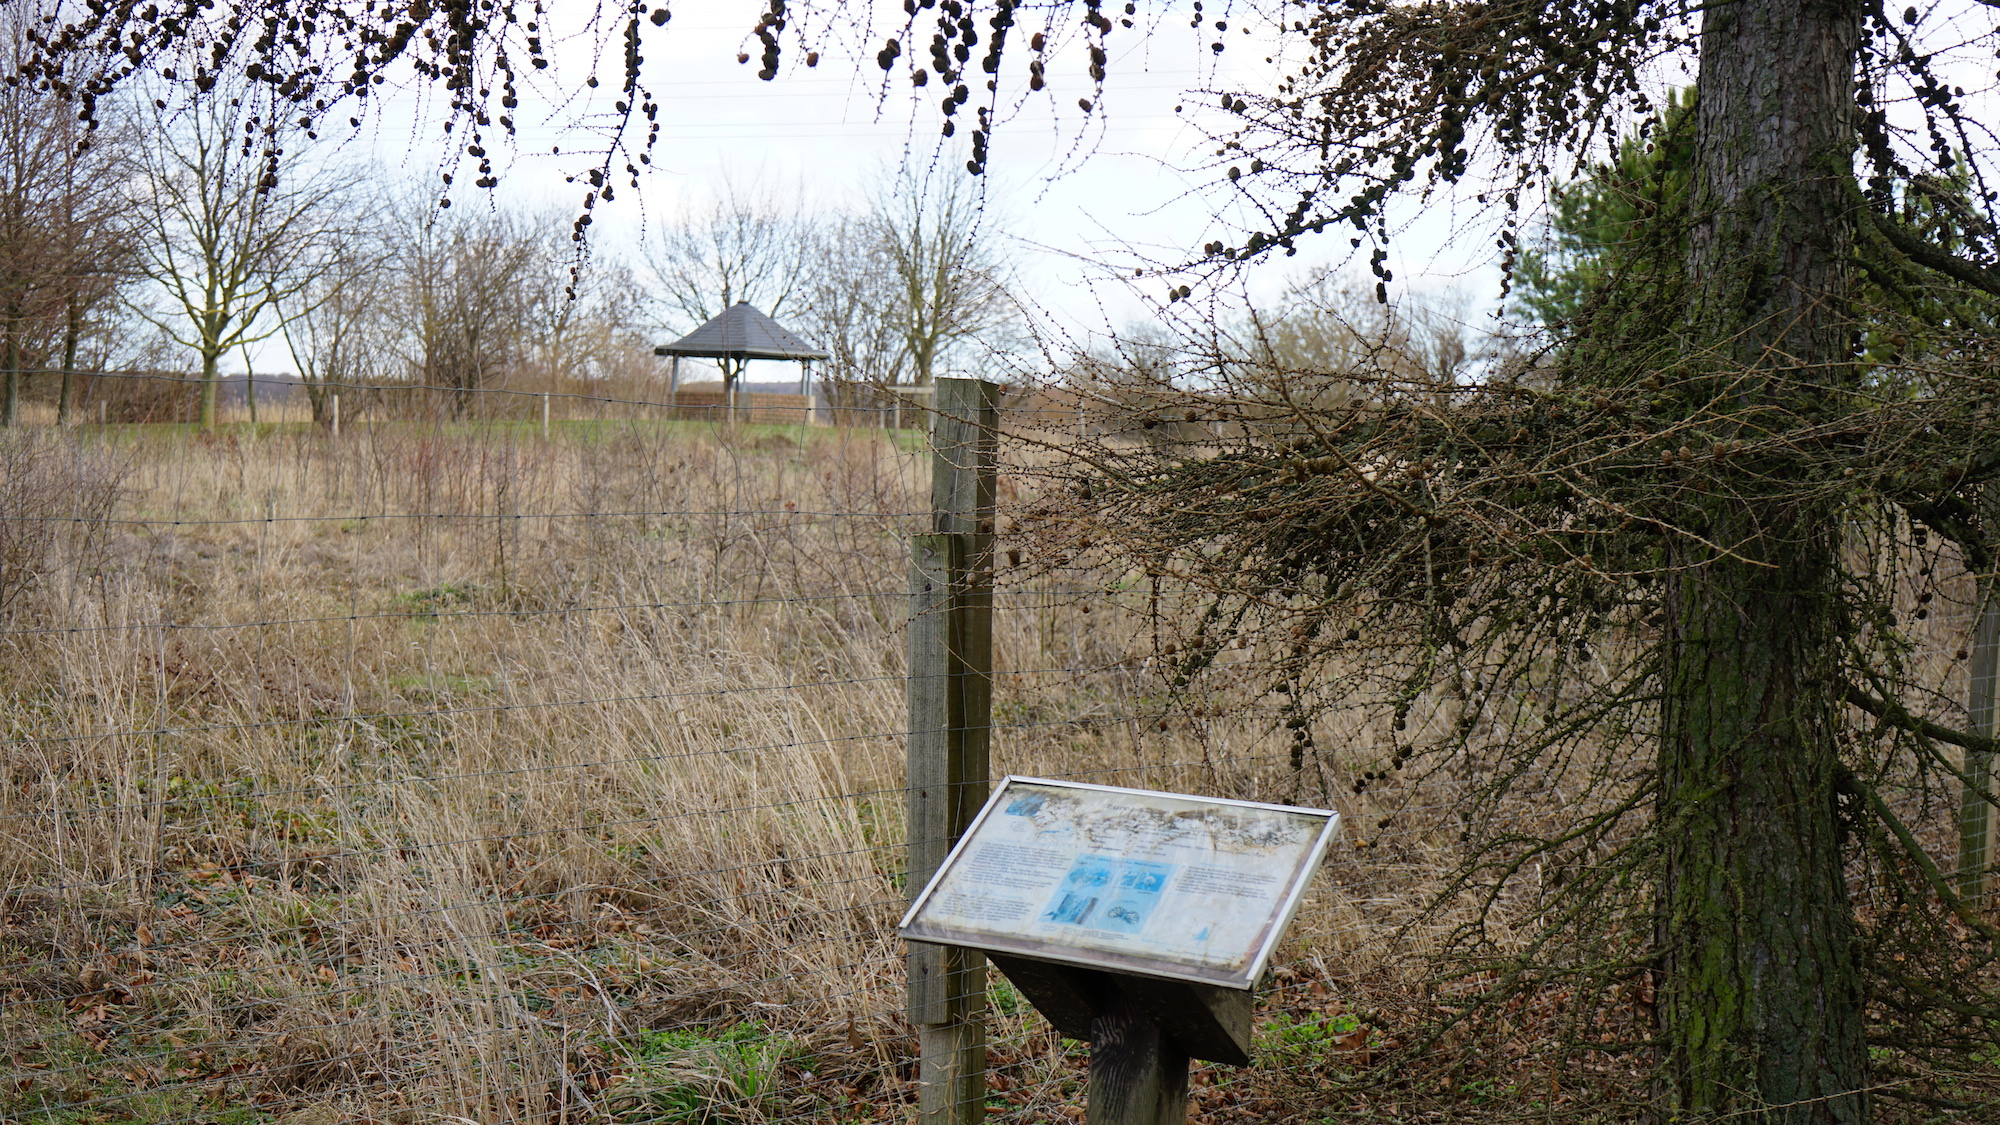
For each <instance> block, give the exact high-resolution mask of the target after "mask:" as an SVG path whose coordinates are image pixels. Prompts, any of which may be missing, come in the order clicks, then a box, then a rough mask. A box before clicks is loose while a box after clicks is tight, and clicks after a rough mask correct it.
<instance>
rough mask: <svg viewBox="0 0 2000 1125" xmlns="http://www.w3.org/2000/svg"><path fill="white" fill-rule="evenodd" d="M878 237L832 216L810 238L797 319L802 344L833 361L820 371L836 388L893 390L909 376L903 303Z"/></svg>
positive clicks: (868, 223) (847, 217)
mask: <svg viewBox="0 0 2000 1125" xmlns="http://www.w3.org/2000/svg"><path fill="white" fill-rule="evenodd" d="M880 233H881V227H880V224H878V223H876V222H874V221H873V219H872V217H870V216H868V215H856V214H850V213H846V212H838V213H835V214H832V215H829V216H826V217H824V218H823V219H822V220H821V221H820V222H819V224H818V226H817V228H816V229H815V230H814V232H813V234H812V239H811V246H812V258H813V263H812V270H811V273H810V275H809V277H808V279H807V282H806V287H805V291H804V292H803V294H802V295H801V296H800V299H799V314H798V319H799V325H800V327H801V328H802V329H803V330H804V332H805V335H806V338H807V339H809V340H811V341H812V342H813V343H815V344H818V345H819V346H820V347H822V348H825V349H826V350H827V351H829V352H831V353H832V357H831V358H830V359H828V360H827V361H826V365H825V371H826V373H827V374H828V376H830V377H831V379H832V380H833V381H834V382H836V383H849V384H870V385H874V386H893V385H895V384H897V383H900V382H902V381H903V379H904V376H905V375H906V374H907V373H908V370H909V353H908V350H907V349H906V347H905V344H904V340H903V333H902V317H901V316H900V315H899V311H900V309H901V307H902V301H903V295H902V292H901V288H900V286H899V285H898V284H897V280H896V274H895V269H894V266H893V263H892V262H891V260H890V256H889V254H888V247H887V245H886V244H885V243H884V241H883V240H882V238H881V237H880Z"/></svg>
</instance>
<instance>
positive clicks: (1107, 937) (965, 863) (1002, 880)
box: [899, 777, 1340, 988]
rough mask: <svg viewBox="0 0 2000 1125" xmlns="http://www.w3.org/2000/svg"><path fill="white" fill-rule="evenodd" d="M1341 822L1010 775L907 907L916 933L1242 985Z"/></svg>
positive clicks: (1317, 812)
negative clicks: (928, 883)
mask: <svg viewBox="0 0 2000 1125" xmlns="http://www.w3.org/2000/svg"><path fill="white" fill-rule="evenodd" d="M1339 821H1340V818H1339V816H1338V815H1337V814H1335V813H1332V812H1329V811H1327V810H1324V809H1299V808H1291V807H1289V806H1285V805H1263V804H1256V803H1254V802H1250V801H1226V800H1217V799H1211V798H1204V797H1190V796H1185V795H1182V794H1176V793H1155V792H1150V791H1148V790H1143V789H1116V788H1112V787H1110V786H1105V785H1083V784H1077V783H1072V782H1060V781H1044V780H1041V779H1038V778H1029V777H1009V778H1007V779H1006V780H1005V781H1002V782H1001V783H1000V786H999V788H998V789H997V790H996V791H995V792H994V794H993V797H992V799H991V800H989V801H988V802H987V803H986V807H985V808H984V809H982V810H980V813H979V816H978V817H977V818H976V819H975V820H974V821H973V822H972V827H971V828H970V829H968V830H967V831H966V833H965V837H964V838H963V839H962V840H960V841H959V843H958V846H957V847H956V848H953V849H952V852H951V854H950V855H949V856H947V857H946V858H945V861H944V864H943V866H941V867H939V868H938V872H937V875H936V876H935V877H933V878H932V879H931V882H930V885H929V886H927V887H925V888H924V892H923V893H922V894H921V895H919V896H917V901H916V902H915V903H914V904H913V905H912V906H911V907H910V912H909V913H908V914H907V915H905V916H904V918H903V924H902V927H901V929H900V931H899V932H900V933H901V934H902V936H903V937H905V938H907V939H909V940H911V941H922V942H932V943H935V944H939V945H963V946H970V947H972V948H975V949H987V950H992V951H995V952H1006V953H1018V954H1023V955H1025V956H1029V957H1040V958H1044V959H1047V960H1052V961H1063V962H1068V963H1070V964H1076V965H1086V966H1090V967H1093V968H1100V969H1109V970H1113V971H1116V972H1129V973H1138V974H1141V975H1146V976H1161V977H1171V978H1174V979H1178V980H1192V981H1200V982H1203V983H1207V984H1217V985H1223V986H1226V987H1231V988H1250V987H1252V986H1253V985H1254V984H1255V983H1256V981H1257V977H1258V976H1259V975H1260V974H1262V973H1263V971H1264V963H1265V961H1266V960H1267V959H1268V958H1269V957H1270V954H1271V949H1272V948H1273V947H1274V946H1275V945H1277V942H1278V938H1279V937H1280V936H1281V935H1282V934H1283V933H1284V929H1285V926H1286V924H1287V923H1289V922H1290V921H1291V915H1292V911H1293V910H1294V909H1295V908H1296V907H1297V905H1298V900H1299V896H1300V894H1301V893H1302V892H1303V891H1304V890H1305V885H1306V880H1307V879H1308V878H1310V877H1311V876H1312V873H1313V871H1314V869H1316V868H1317V867H1318V866H1319V861H1320V857H1321V856H1322V855H1323V854H1324V853H1325V851H1326V846H1327V843H1328V841H1330V840H1331V839H1332V837H1333V832H1334V829H1335V827H1336V826H1337V825H1338V824H1339Z"/></svg>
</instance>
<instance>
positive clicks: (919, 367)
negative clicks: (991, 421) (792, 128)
mask: <svg viewBox="0 0 2000 1125" xmlns="http://www.w3.org/2000/svg"><path fill="white" fill-rule="evenodd" d="M869 221H870V224H871V225H872V226H873V228H874V231H875V237H876V239H877V241H878V242H879V243H880V246H881V252H882V256H883V258H884V261H885V263H886V264H887V266H888V267H889V269H890V271H891V276H893V277H894V279H895V281H896V288H897V290H898V293H897V296H898V298H899V300H898V301H897V304H896V306H895V307H894V316H895V318H896V332H897V334H898V335H899V336H900V337H901V338H902V344H903V351H904V354H905V356H906V358H907V360H908V363H909V374H910V377H911V381H912V382H914V383H916V384H918V385H919V386H925V385H928V384H929V383H930V381H931V379H932V377H933V376H934V375H935V374H936V372H937V368H938V366H939V364H940V363H942V362H944V361H946V360H948V359H959V360H961V362H966V363H968V364H970V363H971V362H972V359H971V357H972V355H973V354H974V353H975V351H976V348H977V345H978V344H979V343H980V342H981V340H982V338H986V342H987V343H988V345H989V348H991V346H992V345H996V344H999V343H1001V340H1000V337H1003V336H1005V337H1011V336H1012V335H1013V333H1014V329H1015V326H1016V325H1017V324H1018V322H1019V320H1020V310H1019V307H1018V306H1017V305H1016V304H1015V301H1014V299H1013V296H1012V295H1011V294H1010V293H1009V292H1008V291H1007V286H1008V283H1009V281H1010V279H1011V277H1012V274H1013V263H1012V261H1011V260H1010V258H1009V257H1008V255H1007V253H1006V250H1005V248H1004V246H1003V245H1002V244H1001V242H1000V240H999V237H998V236H997V232H996V230H995V228H994V225H993V222H992V220H991V219H990V217H989V216H988V214H987V212H986V209H985V206H984V198H983V195H982V193H981V190H980V181H977V180H972V179H968V178H966V177H963V176H960V175H957V174H956V173H954V172H946V171H941V170H940V171H927V170H917V169H913V168H909V167H905V168H903V169H902V170H901V171H899V172H897V173H895V174H894V175H889V176H884V177H883V179H882V181H881V182H880V184H879V185H878V187H877V191H876V198H875V200H874V205H873V209H872V211H871V214H870V217H869ZM992 350H998V349H997V348H992Z"/></svg>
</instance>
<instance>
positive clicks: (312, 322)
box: [276, 199, 391, 423]
mask: <svg viewBox="0 0 2000 1125" xmlns="http://www.w3.org/2000/svg"><path fill="white" fill-rule="evenodd" d="M351 206H353V207H355V208H356V213H355V214H353V215H352V216H351V219H350V220H349V221H347V222H343V223H340V224H337V225H336V227H335V234H334V236H332V237H329V238H327V239H326V240H325V241H324V243H323V245H322V252H321V253H320V254H319V255H318V256H317V258H316V261H315V268H314V269H313V270H312V271H310V273H309V274H308V276H307V277H306V279H305V284H304V285H302V286H300V287H299V288H297V289H296V290H294V291H293V292H292V293H290V294H289V295H288V296H287V297H286V298H285V299H283V300H281V301H279V302H278V304H277V308H276V311H277V314H278V317H279V323H280V325H281V326H282V327H281V332H282V334H283V336H284V340H285V347H286V349H287V350H288V351H289V352H290V353H291V356H292V363H293V364H294V365H295V366H296V367H297V369H298V373H299V382H300V384H301V385H302V386H303V387H304V388H305V392H306V401H307V402H308V403H309V404H310V406H311V409H312V417H313V421H315V422H319V423H325V422H326V420H327V418H328V410H329V400H330V398H331V396H332V395H333V394H335V393H337V392H338V390H339V388H341V387H343V386H353V385H357V384H365V383H368V382H371V381H373V380H374V379H375V378H376V377H378V376H379V375H380V374H381V373H382V372H383V369H384V368H385V367H386V365H387V362H388V359H389V356H390V354H391V349H390V345H389V342H388V339H387V336H388V325H387V323H386V322H387V320H388V317H387V316H386V315H385V313H384V310H383V305H384V302H383V301H382V296H381V293H380V292H379V291H378V290H377V288H376V286H377V284H378V282H379V280H380V278H381V276H382V274H383V272H384V271H385V269H386V267H387V263H388V261H389V257H390V252H389V248H388V246H387V245H386V244H385V242H384V241H383V238H382V234H383V232H382V231H380V230H379V229H374V228H375V226H376V225H377V224H379V222H380V220H381V210H380V208H378V207H374V206H372V205H370V204H369V203H368V202H366V201H364V200H359V199H357V200H355V201H353V202H352V203H351Z"/></svg>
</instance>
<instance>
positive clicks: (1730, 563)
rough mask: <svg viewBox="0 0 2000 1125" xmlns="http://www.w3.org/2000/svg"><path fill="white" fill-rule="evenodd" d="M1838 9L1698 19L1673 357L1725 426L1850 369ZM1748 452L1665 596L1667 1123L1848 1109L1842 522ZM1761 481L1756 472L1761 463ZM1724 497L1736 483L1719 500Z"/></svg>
mask: <svg viewBox="0 0 2000 1125" xmlns="http://www.w3.org/2000/svg"><path fill="white" fill-rule="evenodd" d="M1861 15H1862V7H1861V5H1860V4H1859V3H1857V2H1855V0H1750V2H1747V3H1743V4H1736V5H1721V6H1711V7H1709V8H1708V9H1707V11H1706V15H1705V17H1704V22H1703V26H1702V32H1701V72H1700V77H1699V80H1698V89H1699V91H1700V95H1699V102H1698V105H1697V108H1696V113H1697V139H1696V168H1695V177H1694V184H1693V189H1692V191H1693V206H1692V208H1691V212H1690V213H1691V214H1692V215H1694V216H1695V220H1694V226H1693V229H1692V230H1691V231H1690V239H1689V247H1690V248H1689V258H1688V282H1689V293H1690V299H1691V307H1690V310H1689V327H1690V331H1691V339H1690V341H1689V342H1690V345H1691V347H1690V349H1689V354H1691V355H1698V356H1702V357H1703V358H1702V359H1700V360H1697V361H1695V362H1696V363H1697V365H1698V366H1697V368H1696V370H1695V372H1694V373H1693V380H1692V383H1691V387H1692V389H1693V390H1694V392H1695V394H1694V400H1695V401H1696V402H1697V403H1706V404H1709V408H1710V409H1712V410H1713V411H1714V412H1715V413H1716V415H1717V425H1716V428H1717V429H1719V430H1720V431H1721V432H1720V433H1718V435H1717V437H1718V438H1719V439H1724V438H1726V437H1727V436H1728V435H1729V433H1730V431H1731V430H1732V428H1733V429H1735V430H1737V431H1739V432H1746V433H1747V432H1748V431H1749V430H1751V429H1752V428H1758V429H1762V430H1763V431H1764V432H1769V427H1772V426H1785V425H1790V424H1792V423H1791V422H1790V420H1791V419H1795V418H1796V417H1797V416H1798V415H1799V414H1801V413H1810V410H1811V405H1812V401H1813V399H1815V398H1816V397H1818V396H1819V395H1821V394H1823V393H1825V392H1826V391H1827V390H1829V389H1830V388H1832V387H1834V386H1836V385H1838V384H1839V383H1841V382H1842V381H1843V380H1846V379H1848V378H1850V377H1851V368H1850V366H1849V359H1850V354H1849V347H1848V332H1849V327H1850V324H1849V320H1848V312H1849V310H1848V307H1847V294H1848V291H1849V276H1848V267H1847V264H1846V263H1847V260H1848V257H1849V255H1850V253H1851V250H1852V246H1853V242H1854V213H1853V207H1854V203H1855V200H1856V198H1857V196H1856V194H1855V190H1854V183H1853V172H1852V168H1853V152H1854V148H1855V121H1854V117H1853V114H1854V102H1853V98H1854V69H1855V56H1856V50H1857V46H1858V43H1859V39H1860V33H1861ZM1783 475H1784V473H1783V469H1782V466H1781V465H1779V466H1774V465H1759V466H1746V467H1745V468H1744V470H1743V471H1742V473H1741V475H1740V477H1739V478H1738V479H1737V480H1734V481H1725V482H1724V483H1725V487H1724V488H1720V489H1716V490H1714V491H1715V493H1716V494H1715V495H1712V496H1711V497H1710V498H1709V499H1708V500H1706V501H1704V502H1702V503H1701V504H1700V505H1699V514H1698V516H1697V517H1696V518H1697V520H1698V522H1700V523H1701V524H1702V525H1704V526H1703V527H1702V528H1699V529H1696V530H1699V531H1701V532H1703V534H1704V538H1706V539H1707V540H1708V541H1709V542H1712V543H1716V544H1723V545H1726V546H1727V548H1728V550H1726V551H1718V550H1710V549H1708V548H1705V547H1702V546H1701V545H1700V544H1699V543H1697V542H1695V541H1694V540H1692V539H1684V540H1682V541H1681V545H1680V546H1678V547H1677V548H1676V550H1677V552H1678V557H1677V558H1676V559H1675V562H1676V563H1678V564H1679V565H1678V566H1677V567H1675V568H1674V569H1673V574H1674V577H1673V578H1672V579H1671V582H1670V587H1669V591H1668V596H1667V604H1666V611H1667V625H1666V628H1667V636H1666V642H1667V647H1666V670H1665V675H1666V681H1667V682H1666V684H1665V689H1666V690H1665V698H1666V701H1667V702H1666V704H1665V707H1664V709H1663V714H1662V742H1661V750H1660V767H1661V781H1662V785H1661V793H1662V796H1661V799H1660V827H1661V831H1662V833H1663V836H1664V839H1665V843H1666V849H1667V855H1666V860H1667V865H1666V873H1665V878H1664V881H1663V885H1662V887H1661V931H1662V932H1661V936H1662V940H1663V946H1664V949H1663V960H1662V963H1661V969H1662V980H1661V997H1660V1017H1661V1029H1662V1037H1663V1040H1664V1048H1665V1057H1664V1060H1663V1061H1664V1063H1665V1068H1664V1071H1663V1083H1664V1086H1665V1094H1666V1098H1665V1100H1666V1102H1667V1104H1666V1105H1665V1106H1663V1107H1662V1108H1663V1110H1665V1112H1666V1114H1667V1115H1668V1116H1670V1117H1676V1118H1686V1119H1702V1118H1706V1117H1709V1116H1723V1115H1729V1116H1732V1117H1735V1118H1737V1119H1740V1120H1743V1121H1746V1122H1766V1123H1776V1122H1783V1123H1785V1125H1793V1123H1797V1125H1806V1123H1813V1125H1822V1123H1825V1125H1832V1123H1848V1122H1854V1123H1859V1122H1863V1121H1865V1120H1867V1118H1868V1114H1869V1099H1868V1097H1867V1095H1866V1094H1865V1093H1864V1092H1863V1091H1864V1089H1865V1087H1866V1086H1867V1085H1868V1082H1867V1048H1866V1044H1865V1040H1864V1034H1863V1032H1864V1013H1863V1007H1862V988H1861V984H1860V979H1859V973H1858V970H1857V967H1856V965H1855V963H1854V957H1853V948H1852V947H1853V941H1854V916H1853V910H1852V907H1851V905H1850V903H1849V901H1848V898H1847V892H1846V882H1845V878H1844V874H1843V870H1842V852H1841V830H1840V824H1839V818H1838V812H1837V808H1836V798H1835V782H1836V779H1837V775H1838V771H1839V765H1840V763H1839V756H1838V750H1837V742H1836V737H1835V736H1836V731H1837V727H1838V724H1839V721H1840V716H1841V709H1840V702H1839V695H1838V691H1839V689H1838V686H1837V685H1838V680H1839V650H1838V640H1839V634H1840V630H1841V628H1842V624H1841V621H1840V619H1839V610H1838V606H1839V596H1838V595H1839V590H1838V587H1837V570H1836V565H1835V564H1836V553H1837V551H1838V549H1839V541H1840V517H1841V513H1840V512H1839V511H1837V510H1834V509H1832V508H1830V507H1826V506H1821V505H1815V504H1808V503H1804V502H1801V501H1799V500H1797V499H1794V498H1792V497H1790V496H1787V495H1786V492H1787V491H1788V484H1789V482H1786V481H1785V480H1783V479H1782V478H1783ZM1774 476H1775V477H1776V478H1778V479H1776V480H1773V479H1772V478H1773V477H1774ZM1724 492H1733V493H1734V495H1728V496H1725V495H1721V493H1724Z"/></svg>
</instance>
